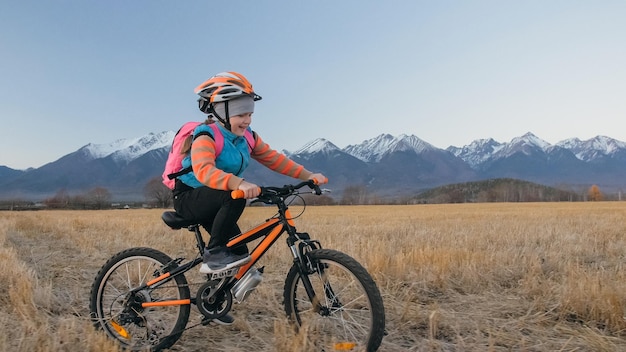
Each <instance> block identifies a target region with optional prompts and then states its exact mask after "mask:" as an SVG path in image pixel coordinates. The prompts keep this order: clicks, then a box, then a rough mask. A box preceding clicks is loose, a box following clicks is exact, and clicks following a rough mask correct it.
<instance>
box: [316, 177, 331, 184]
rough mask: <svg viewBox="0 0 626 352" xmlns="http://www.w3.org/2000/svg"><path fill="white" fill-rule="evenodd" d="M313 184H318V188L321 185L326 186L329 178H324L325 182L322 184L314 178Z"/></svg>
mask: <svg viewBox="0 0 626 352" xmlns="http://www.w3.org/2000/svg"><path fill="white" fill-rule="evenodd" d="M313 183H314V184H316V185H318V186H319V185H323V184H326V183H328V177H324V180H323V182H322V183H319V182H318V181H317V179H316V178H314V179H313Z"/></svg>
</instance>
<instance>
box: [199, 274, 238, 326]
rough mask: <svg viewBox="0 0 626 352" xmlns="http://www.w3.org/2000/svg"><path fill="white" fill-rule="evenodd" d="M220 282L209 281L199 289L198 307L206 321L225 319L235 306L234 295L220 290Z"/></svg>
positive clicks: (228, 291)
mask: <svg viewBox="0 0 626 352" xmlns="http://www.w3.org/2000/svg"><path fill="white" fill-rule="evenodd" d="M219 283H220V281H217V280H212V281H208V282H207V283H205V284H204V285H202V286H201V287H200V288H199V289H198V294H197V295H196V305H197V306H198V310H199V311H200V313H202V315H203V316H204V317H205V318H206V319H211V320H212V319H216V318H220V317H223V316H224V315H226V313H228V312H229V311H230V308H231V307H232V305H233V295H232V294H231V293H230V290H224V289H223V288H222V289H220V288H219V286H220V285H219Z"/></svg>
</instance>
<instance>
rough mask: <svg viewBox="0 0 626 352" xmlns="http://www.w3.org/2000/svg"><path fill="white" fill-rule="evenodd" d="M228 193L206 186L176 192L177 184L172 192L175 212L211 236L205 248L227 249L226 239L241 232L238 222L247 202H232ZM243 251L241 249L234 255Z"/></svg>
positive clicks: (243, 200) (236, 200) (241, 200)
mask: <svg viewBox="0 0 626 352" xmlns="http://www.w3.org/2000/svg"><path fill="white" fill-rule="evenodd" d="M230 193H231V192H230V191H220V190H217V189H213V188H209V187H199V188H189V187H185V188H184V189H183V190H179V187H178V185H177V189H175V190H174V209H175V210H176V212H177V213H178V214H180V215H181V216H183V217H185V218H187V219H192V220H195V221H197V222H198V223H199V224H201V225H202V227H204V229H205V230H206V231H207V232H208V233H209V234H210V235H211V239H210V240H209V243H208V244H207V248H214V247H218V246H226V243H228V240H230V239H231V238H232V237H234V236H236V235H238V234H240V233H241V230H240V229H239V226H237V220H239V217H240V216H241V214H242V213H243V209H244V208H245V207H246V200H245V199H232V197H231V196H230ZM238 249H239V248H238ZM243 250H244V249H243V248H241V249H239V250H234V251H233V252H235V253H237V252H240V251H243ZM245 252H247V248H246V249H245Z"/></svg>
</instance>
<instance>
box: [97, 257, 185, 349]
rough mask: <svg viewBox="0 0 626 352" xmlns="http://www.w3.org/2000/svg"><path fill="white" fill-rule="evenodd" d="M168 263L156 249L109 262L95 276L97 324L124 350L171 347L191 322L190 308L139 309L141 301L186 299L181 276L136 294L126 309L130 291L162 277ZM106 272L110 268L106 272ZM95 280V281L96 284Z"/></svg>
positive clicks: (167, 258) (183, 280) (168, 259)
mask: <svg viewBox="0 0 626 352" xmlns="http://www.w3.org/2000/svg"><path fill="white" fill-rule="evenodd" d="M170 260H171V259H170V258H169V257H168V256H167V255H165V254H163V253H161V252H158V251H156V250H150V249H142V248H140V249H135V250H129V251H125V252H122V253H120V254H118V255H117V256H116V257H113V258H112V259H111V260H110V261H109V262H108V264H105V267H104V268H103V270H102V271H101V273H100V274H99V276H98V278H97V279H96V283H94V289H95V290H96V291H95V292H92V316H95V317H94V320H96V325H97V326H99V327H101V328H102V329H104V331H106V333H107V334H108V335H109V336H110V337H112V338H114V339H116V340H118V341H119V342H120V343H121V345H122V346H123V347H124V348H126V349H131V350H160V349H163V348H167V347H169V346H171V345H172V344H174V343H175V342H176V340H178V338H179V337H180V335H181V334H182V330H183V329H184V328H185V326H186V324H187V320H188V318H189V312H190V307H189V305H175V306H164V307H153V308H142V307H141V303H143V302H158V301H165V300H174V299H188V298H189V289H188V287H186V280H185V278H184V277H183V276H179V277H176V278H175V281H176V282H174V280H171V281H170V282H168V283H165V284H163V285H162V286H160V287H158V288H155V289H146V290H141V291H139V292H137V294H136V295H135V298H134V301H135V302H136V303H135V304H132V305H131V306H129V305H128V297H129V291H130V290H131V289H133V288H136V287H139V286H141V285H142V284H144V283H145V282H147V281H149V280H151V279H154V278H155V277H157V276H159V275H160V274H161V272H160V270H161V268H162V267H163V265H165V264H167V263H168V262H169V261H170ZM107 267H108V269H107ZM98 279H99V280H98Z"/></svg>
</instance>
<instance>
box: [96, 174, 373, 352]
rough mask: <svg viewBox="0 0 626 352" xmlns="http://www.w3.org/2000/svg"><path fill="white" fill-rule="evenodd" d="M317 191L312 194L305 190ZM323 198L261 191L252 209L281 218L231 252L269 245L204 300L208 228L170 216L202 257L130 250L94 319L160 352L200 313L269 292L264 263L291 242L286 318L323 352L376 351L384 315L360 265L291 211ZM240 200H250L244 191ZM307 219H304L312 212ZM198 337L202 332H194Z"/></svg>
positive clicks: (216, 278) (106, 272)
mask: <svg viewBox="0 0 626 352" xmlns="http://www.w3.org/2000/svg"><path fill="white" fill-rule="evenodd" d="M303 187H308V188H309V189H311V190H313V191H312V192H311V191H306V190H301V189H302V188H303ZM305 192H306V193H314V194H317V195H320V194H322V190H321V189H320V188H319V187H318V186H317V185H316V184H315V183H314V182H313V181H305V182H302V183H299V184H297V185H286V186H284V187H262V188H261V194H260V195H259V197H258V198H257V199H255V200H253V202H263V203H265V204H273V205H276V206H277V207H278V212H277V213H276V215H274V216H273V217H271V218H270V219H267V220H266V221H265V222H264V223H262V224H260V225H258V226H257V227H255V228H253V229H251V230H249V231H247V232H244V233H242V234H241V235H239V236H237V237H235V238H233V239H231V240H230V242H228V246H229V247H231V248H235V247H238V246H243V245H245V244H248V243H250V242H252V241H255V240H260V241H258V243H257V244H256V246H255V248H254V249H252V251H251V252H250V256H251V257H252V259H251V261H250V262H249V263H247V264H246V265H244V266H241V267H237V268H233V269H230V270H228V271H222V272H218V273H213V274H207V280H206V282H203V283H202V284H201V285H200V286H199V288H198V290H197V292H196V293H195V295H194V296H193V297H192V296H191V293H190V285H189V284H188V283H187V279H186V278H185V273H186V272H188V271H189V270H191V269H192V268H194V267H195V266H197V265H198V264H201V263H202V253H203V251H204V246H205V243H204V240H203V238H202V234H201V232H200V225H198V224H196V223H195V222H191V221H188V220H186V219H183V218H181V217H180V216H179V215H178V214H177V213H175V212H171V211H167V212H164V213H163V216H162V218H163V221H165V223H166V224H167V225H168V226H170V227H171V228H173V229H182V228H187V229H188V230H189V231H191V232H193V233H194V234H195V238H196V242H197V243H196V244H197V248H198V252H199V253H198V256H196V258H194V259H193V260H190V261H185V259H184V258H176V259H172V258H170V257H169V256H168V255H167V254H165V253H162V252H160V251H158V250H156V249H152V248H145V247H139V248H131V249H127V250H124V251H122V252H120V253H117V254H116V255H114V256H113V257H111V259H109V260H108V261H107V262H106V263H105V264H104V266H103V267H102V269H100V271H99V272H98V274H97V275H96V279H95V281H94V283H93V285H92V287H91V302H90V310H91V318H92V321H93V322H94V324H95V325H96V327H98V328H101V329H103V330H104V331H105V332H106V333H107V334H108V335H109V336H110V337H112V338H114V339H116V340H117V341H119V342H120V344H121V345H122V347H124V348H126V349H130V350H160V349H164V348H168V347H170V346H172V345H173V344H174V343H175V342H176V341H177V340H178V339H179V338H180V336H181V335H182V333H183V332H184V331H185V330H186V329H189V328H191V327H187V321H188V320H189V315H190V311H191V307H192V306H196V307H197V309H198V311H199V312H200V313H201V314H202V315H203V319H202V321H201V322H200V323H198V324H196V325H194V326H197V325H200V324H203V325H208V323H209V322H210V321H213V319H217V318H220V317H222V316H224V315H225V314H227V313H228V312H229V310H230V308H231V307H232V304H233V301H235V302H237V303H241V302H243V301H244V300H245V299H246V297H247V296H248V294H249V293H250V292H251V291H252V290H254V288H255V287H256V285H257V284H258V283H259V282H260V279H261V277H262V271H263V268H259V269H257V268H256V264H257V262H258V261H259V259H260V258H261V257H262V256H263V255H264V254H265V253H266V252H267V251H268V250H269V248H271V247H272V245H274V243H276V240H278V238H279V237H280V236H281V235H282V234H284V233H286V234H287V238H286V243H287V246H288V247H289V249H290V251H291V254H292V255H293V265H292V266H291V268H290V270H289V272H288V274H287V277H286V279H285V286H284V292H283V297H284V305H285V312H286V313H287V316H288V317H289V319H290V320H291V321H292V322H293V323H294V325H295V326H296V328H299V327H301V326H303V325H306V327H307V337H308V338H309V339H310V340H311V343H313V344H314V345H315V346H316V347H317V348H318V349H319V350H320V351H322V350H323V351H338V350H341V351H349V350H352V351H375V350H377V349H378V347H379V346H380V344H381V341H382V338H383V335H384V334H385V311H384V307H383V301H382V298H381V296H380V292H379V290H378V287H377V286H376V283H375V282H374V280H373V279H372V277H371V276H370V274H369V273H368V272H367V271H366V270H365V268H363V266H362V265H361V264H359V263H358V262H357V261H356V260H355V259H353V258H352V257H350V256H348V255H347V254H344V253H342V252H339V251H336V250H333V249H323V248H322V246H321V244H320V242H319V241H317V240H313V239H311V238H310V236H309V234H307V233H305V232H298V231H297V230H296V226H295V223H294V217H293V216H292V215H291V213H290V211H289V207H288V206H289V204H291V202H292V201H293V200H294V199H295V198H296V197H298V198H300V199H302V197H301V196H300V195H301V194H303V193H305ZM233 197H238V198H240V197H241V194H239V193H238V192H237V191H234V192H233ZM303 211H304V210H303ZM192 327H193V326H192Z"/></svg>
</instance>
